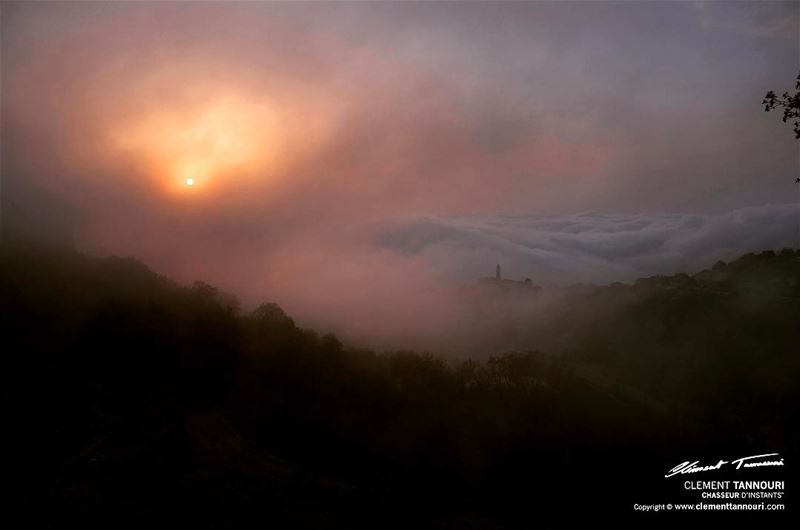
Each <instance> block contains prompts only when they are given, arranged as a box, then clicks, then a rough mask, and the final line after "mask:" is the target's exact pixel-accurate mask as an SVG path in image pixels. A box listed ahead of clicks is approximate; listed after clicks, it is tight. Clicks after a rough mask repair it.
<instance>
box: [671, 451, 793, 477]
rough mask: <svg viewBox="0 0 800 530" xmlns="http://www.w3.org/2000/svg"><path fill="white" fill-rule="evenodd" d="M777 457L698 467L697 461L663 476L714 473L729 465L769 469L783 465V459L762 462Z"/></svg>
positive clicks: (721, 461)
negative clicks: (703, 472)
mask: <svg viewBox="0 0 800 530" xmlns="http://www.w3.org/2000/svg"><path fill="white" fill-rule="evenodd" d="M776 456H779V454H778V453H766V454H763V455H753V456H744V457H742V458H737V459H736V460H731V461H728V460H721V459H720V461H719V462H717V463H716V464H714V465H709V466H700V465H698V464H699V463H700V461H699V460H696V461H694V462H689V461H686V462H682V463H680V464H678V465H677V466H675V467H673V468H672V469H670V470H669V472H668V474H667V475H664V477H665V478H669V477H673V476H675V475H682V474H685V473H700V472H702V471H716V470H719V469H722V468H723V467H724V466H726V465H728V464H730V465H732V466H736V468H735V469H741V468H743V467H745V468H747V467H769V466H782V465H783V458H781V459H780V460H776V459H772V460H763V459H765V458H769V457H776Z"/></svg>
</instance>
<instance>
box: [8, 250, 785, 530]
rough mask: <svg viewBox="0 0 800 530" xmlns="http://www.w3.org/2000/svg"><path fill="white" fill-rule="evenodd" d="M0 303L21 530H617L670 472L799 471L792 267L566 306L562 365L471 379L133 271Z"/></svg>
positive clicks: (771, 258)
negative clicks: (773, 455)
mask: <svg viewBox="0 0 800 530" xmlns="http://www.w3.org/2000/svg"><path fill="white" fill-rule="evenodd" d="M0 293H1V294H2V298H1V300H2V302H1V303H2V334H3V341H4V348H3V352H4V353H3V370H2V372H1V373H2V378H3V380H2V384H3V392H4V396H3V407H4V410H3V423H4V428H3V431H4V434H3V445H4V447H3V454H4V455H6V456H7V457H9V458H8V460H9V463H8V465H7V470H8V472H9V473H8V474H7V475H6V478H8V479H11V481H12V482H10V483H11V484H14V490H15V498H14V505H15V506H16V508H18V509H22V510H24V511H25V512H26V517H27V520H28V521H30V522H31V524H30V525H29V526H30V527H44V525H49V526H50V527H63V526H66V523H67V522H80V523H84V524H91V525H98V526H103V525H105V526H108V527H111V528H119V527H120V526H126V525H130V526H131V527H137V528H138V527H141V526H142V525H144V524H148V525H151V524H152V523H153V521H154V520H156V519H158V520H159V521H160V522H161V523H167V522H174V523H176V524H178V523H179V524H180V526H181V527H191V526H192V525H193V526H195V527H201V528H228V527H236V526H239V525H241V524H243V523H244V522H245V521H253V520H258V521H260V522H262V523H263V524H265V525H267V526H268V527H274V528H319V527H324V528H331V527H341V528H353V527H355V526H367V525H368V526H370V527H372V528H390V527H396V528H420V527H439V528H452V527H459V528H463V527H467V528H506V527H525V528H530V527H539V526H545V527H552V526H567V525H569V524H570V522H571V521H573V520H574V519H576V518H579V517H581V516H587V515H588V516H592V517H608V516H615V517H619V518H622V519H617V522H618V523H619V524H621V521H624V520H633V521H634V523H635V522H636V520H635V519H633V518H634V517H636V516H640V514H634V513H633V512H632V510H631V504H632V503H633V502H665V497H664V496H663V495H662V496H659V495H660V492H661V490H662V489H664V488H666V486H665V485H664V484H665V483H664V480H663V471H665V470H666V469H669V468H670V467H672V466H673V465H675V464H677V463H679V462H680V461H681V460H682V459H683V458H684V456H686V457H687V458H690V456H688V455H705V454H711V455H717V454H719V453H723V454H732V453H736V452H741V453H742V454H754V453H758V452H761V451H763V450H764V449H765V448H766V449H769V450H770V451H773V450H774V451H781V452H782V453H783V454H786V455H788V457H787V458H791V456H792V455H793V454H796V449H795V448H797V447H798V436H797V435H798V428H797V425H796V424H795V423H794V422H793V421H792V420H791V416H790V415H791V414H792V413H794V412H795V411H796V405H797V403H798V397H799V396H798V388H799V385H798V375H800V362H798V358H797V351H796V350H797V346H796V345H797V344H798V338H800V331H798V329H799V328H800V326H798V316H800V309H799V307H800V306H798V297H799V296H800V253H798V252H794V251H790V250H785V251H782V252H780V253H779V254H775V253H772V252H765V253H762V254H759V255H747V256H744V257H742V258H741V259H739V260H737V261H735V262H733V263H730V264H723V263H718V264H717V265H715V266H714V267H713V268H712V269H711V270H708V271H703V272H701V273H699V274H696V275H694V276H688V275H685V274H681V275H676V276H671V277H658V278H650V279H645V280H640V281H638V282H636V283H635V284H633V285H621V284H615V285H611V286H606V287H582V288H575V289H574V291H573V292H571V293H570V294H569V300H570V303H569V304H566V305H564V308H563V309H561V310H560V312H559V313H558V314H554V315H553V316H552V320H551V321H550V322H549V324H548V325H549V329H550V330H551V332H552V334H553V336H554V337H558V338H559V339H558V341H557V343H558V348H557V349H558V352H559V353H558V354H557V355H555V354H551V355H548V354H546V353H542V352H539V351H522V352H512V353H508V354H506V355H502V356H496V357H492V358H490V359H489V360H487V361H485V362H476V361H468V362H462V363H446V362H445V361H443V360H441V359H439V358H437V357H435V356H431V355H426V354H417V353H411V352H387V353H382V354H377V353H375V352H372V351H367V350H363V349H357V348H350V347H345V346H343V345H342V343H341V342H340V341H339V340H338V339H337V338H336V337H334V336H332V335H325V336H319V335H318V334H316V333H315V332H313V331H309V330H304V329H300V328H298V327H297V326H295V324H294V322H293V321H292V319H291V318H290V317H289V316H287V315H286V314H285V313H284V312H283V311H282V310H281V309H280V308H279V307H278V306H276V305H274V304H265V305H262V306H261V307H259V308H258V309H256V310H255V311H252V312H248V313H244V312H242V311H240V310H239V309H238V308H237V306H236V303H235V301H234V300H233V299H231V298H230V297H227V296H225V295H222V294H220V293H219V292H217V291H216V290H215V289H214V288H213V287H211V286H208V285H205V284H202V283H197V284H195V285H193V286H191V287H185V286H180V285H177V284H175V283H174V282H171V281H169V280H167V279H165V278H163V277H160V276H158V275H156V274H154V273H153V272H151V271H149V270H148V269H147V268H145V267H144V266H142V265H141V264H139V263H138V262H136V261H135V260H132V259H119V258H110V259H96V258H88V257H85V256H81V255H78V254H76V253H73V252H71V251H68V250H53V249H42V248H37V247H29V246H24V245H19V244H16V245H10V244H6V245H4V246H3V247H2V260H1V261H0ZM554 344H555V342H554ZM554 350H555V347H554ZM749 451H752V453H750V452H749ZM642 491H645V492H646V496H645V498H642V499H639V497H637V494H639V493H640V492H642ZM664 491H665V492H668V491H671V490H664ZM121 514H123V515H122V516H121ZM653 522H654V520H652V519H651V520H650V521H649V522H648V524H652V523H653Z"/></svg>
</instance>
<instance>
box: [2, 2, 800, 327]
mask: <svg viewBox="0 0 800 530" xmlns="http://www.w3.org/2000/svg"><path fill="white" fill-rule="evenodd" d="M0 14H1V15H2V63H1V65H2V193H3V195H2V200H3V222H4V227H5V229H6V230H8V229H9V227H13V228H14V229H25V230H26V231H29V232H40V233H42V232H44V233H48V234H58V237H69V238H71V240H72V241H74V242H75V244H77V245H78V246H79V247H80V248H82V249H85V250H88V251H90V252H94V253H101V254H102V253H115V254H123V255H134V256H137V257H139V258H140V259H142V260H143V261H145V262H146V263H147V264H149V265H151V266H152V267H153V268H155V269H156V270H158V271H159V272H162V273H165V274H167V275H171V276H174V277H177V278H179V279H181V280H184V281H189V280H192V279H195V278H202V279H205V280H208V281H211V282H213V283H216V284H218V285H221V286H222V287H224V288H227V289H230V290H233V291H235V292H237V293H238V294H239V295H241V296H242V297H243V298H244V299H245V300H246V301H250V302H253V301H255V300H260V299H273V300H277V301H278V302H279V303H281V304H283V305H284V306H286V307H287V309H289V310H290V312H294V313H295V314H297V315H299V316H300V318H301V320H303V319H305V321H308V322H312V323H314V322H323V323H325V325H330V326H333V327H337V328H341V327H346V326H347V323H348V322H351V321H355V320H358V319H361V320H365V319H366V320H369V319H370V318H372V319H376V320H382V321H386V320H393V321H396V322H398V323H399V324H398V326H399V327H398V330H395V331H396V333H400V334H401V333H403V332H404V330H405V327H404V326H406V321H407V319H408V317H409V315H425V314H426V313H425V311H430V312H431V313H437V311H439V309H440V306H442V307H444V306H445V305H446V303H445V302H444V301H442V300H441V299H439V298H437V297H436V296H435V295H434V294H431V293H434V292H435V291H436V289H437V288H438V286H439V285H441V284H442V282H444V281H447V280H452V279H456V280H459V281H461V280H464V279H468V278H471V277H472V276H474V275H475V274H476V273H477V272H478V271H486V272H487V273H491V272H492V271H493V267H494V264H495V262H496V261H503V260H506V261H507V262H509V264H508V270H510V271H511V272H513V273H514V274H516V275H519V276H531V277H534V278H544V279H547V278H550V277H552V278H558V279H560V280H567V281H568V280H571V279H572V280H582V281H583V280H591V279H596V280H598V281H605V280H608V279H625V277H626V275H641V274H647V273H653V272H670V269H674V270H680V268H681V267H683V266H689V265H691V266H702V264H699V259H700V258H703V259H705V258H706V257H708V258H709V259H710V258H712V257H717V256H729V257H732V256H733V255H735V254H736V253H738V252H743V251H747V250H758V249H759V248H760V247H764V248H766V247H768V246H774V245H782V244H785V245H789V244H792V243H793V238H794V233H795V232H794V230H796V225H795V224H794V223H793V222H792V220H791V219H790V218H791V212H789V213H787V212H788V210H786V207H783V206H779V205H781V204H787V203H792V202H794V201H795V200H796V197H797V189H796V186H794V185H793V184H792V178H793V177H794V176H795V175H796V173H797V171H798V143H797V142H796V141H795V140H794V139H793V135H792V133H791V130H790V128H789V127H788V126H786V125H784V124H782V123H781V122H780V119H779V116H778V115H776V114H775V113H773V114H765V113H764V111H763V109H762V107H761V105H760V102H761V99H762V98H763V95H764V93H765V92H766V91H767V90H769V89H775V90H776V91H779V92H782V91H783V90H788V89H790V88H792V86H793V82H794V77H795V76H796V75H797V72H798V69H799V68H800V48H799V46H800V29H799V26H798V24H799V23H800V19H799V17H800V3H798V2H791V3H781V2H760V3H755V2H753V3H748V2H735V3H733V2H731V3H723V2H714V3H693V2H663V3H659V2H625V3H612V2H592V3H583V2H569V3H543V2H542V3H539V2H530V3H523V2H518V3H495V2H472V3H455V2H451V3H380V4H378V3H355V2H353V3H312V2H303V3H291V4H289V3H267V2H264V3H223V2H219V3H214V2H202V3H201V2H196V3H195V2H187V3H162V2H157V3H156V2H137V3H124V2H114V3H101V2H90V3H79V2H74V3H73V2H53V3H49V2H35V3H34V2H26V3H14V2H3V3H2V11H0ZM189 178H192V179H193V182H194V185H193V186H187V185H186V182H187V179H189ZM769 204H773V205H777V206H768V205H769ZM748 208H749V209H748ZM587 211H591V212H595V213H596V214H598V215H601V216H602V215H605V214H615V215H617V216H618V217H612V219H614V220H615V221H613V222H611V225H609V224H607V223H606V224H603V223H604V222H605V221H604V222H603V223H600V225H598V224H597V223H596V222H595V221H597V218H592V219H593V220H592V222H585V223H576V222H575V219H576V217H575V215H576V214H578V213H580V212H587ZM742 212H745V213H742ZM753 212H756V213H757V215H756V214H754V213H753ZM765 212H766V213H765ZM663 214H669V215H673V216H685V217H681V219H684V220H685V219H689V221H686V222H689V223H690V224H688V225H682V224H680V223H679V222H676V223H673V224H670V222H667V221H664V220H665V219H670V217H669V216H667V217H664V216H663ZM508 216H514V217H513V219H515V220H514V221H513V222H509V221H508V219H509V217H508ZM543 216H545V217H543ZM547 216H550V217H547ZM743 217H746V218H747V221H746V222H744V224H747V223H750V225H748V226H749V228H748V230H749V232H747V233H748V234H750V235H749V236H748V237H746V238H745V237H743V238H738V237H737V236H736V235H733V236H732V235H731V233H733V234H737V233H739V232H737V230H738V229H739V227H741V226H742V223H743V221H741V219H742V218H743ZM547 218H550V219H551V220H552V223H551V222H549V221H548V222H547V223H543V222H542V221H541V220H542V219H547ZM675 218H677V217H675ZM465 219H468V221H465ZM520 219H523V220H525V219H527V220H528V221H530V222H528V221H524V222H522V221H520ZM691 219H694V221H691ZM698 219H699V220H700V221H698ZM787 219H788V220H787ZM498 220H503V221H502V222H501V221H498ZM618 221H619V223H621V224H615V223H617V222H618ZM697 222H700V223H701V224H702V225H703V226H706V227H709V226H717V225H718V224H719V223H723V224H725V223H728V224H727V225H725V226H726V227H727V228H726V229H724V230H723V229H719V230H716V231H714V230H710V231H709V230H706V231H705V232H704V234H705V236H708V239H707V240H703V241H704V242H703V244H701V245H695V246H692V245H691V244H686V243H685V241H686V240H685V239H680V238H681V237H685V235H686V233H687V231H686V229H687V227H688V228H689V229H691V227H692V226H693V225H692V224H691V223H697ZM498 223H499V224H501V225H502V230H500V229H498V230H496V231H494V232H492V231H491V230H490V231H489V232H487V231H486V230H485V228H486V227H487V226H490V227H491V226H495V227H496V226H498ZM553 223H555V225H554V224H553ZM559 223H560V224H559ZM564 223H566V224H564ZM637 223H639V224H637ZM642 223H643V224H642ZM665 223H666V224H665ZM753 223H755V224H753ZM758 223H762V224H758ZM776 223H777V224H776ZM612 225H613V226H612ZM551 226H562V227H563V226H570V227H572V228H571V230H572V231H571V232H570V233H571V234H573V236H574V239H575V241H578V242H581V241H584V240H586V241H596V238H595V235H596V234H598V233H612V232H613V233H615V234H617V235H616V236H615V237H613V238H610V239H608V240H603V244H602V245H599V246H597V247H596V248H597V250H596V252H595V250H593V249H595V247H594V246H592V245H591V244H588V243H587V244H586V245H584V246H583V247H581V248H582V249H583V250H582V251H581V252H582V253H583V254H585V255H586V256H584V257H586V260H584V261H576V260H575V254H574V249H575V246H574V245H573V246H571V247H569V246H568V248H567V247H562V246H559V242H564V241H565V240H564V238H563V237H561V235H559V234H562V232H560V231H559V230H560V229H557V230H555V232H554V233H552V234H551V233H550V232H549V230H550V228H549V227H551ZM598 226H600V228H598ZM620 226H622V227H624V229H623V230H622V231H620V229H619V227H620ZM543 227H544V228H543ZM576 227H577V228H576ZM636 227H640V228H642V229H645V228H647V229H648V230H649V231H648V232H647V236H643V235H642V233H640V232H638V228H636ZM509 230H511V231H512V232H509ZM654 230H655V231H654ZM604 231H605V232H604ZM689 232H691V230H689ZM487 233H488V234H489V235H488V236H487ZM509 233H512V234H513V237H511V238H510V239H509V237H508V235H509ZM656 233H657V234H658V236H657V237H656V238H655V240H653V239H652V238H653V235H654V234H656ZM409 234H410V235H409ZM465 234H466V235H465ZM619 234H622V235H619ZM714 234H720V235H719V237H717V238H716V239H715V237H716V236H714ZM473 236H475V237H473ZM712 236H714V237H712ZM571 237H572V236H571ZM409 238H417V239H414V240H413V241H418V240H421V241H424V242H426V244H425V245H423V246H419V244H416V243H414V244H411V245H409V244H408V241H409ZM515 238H516V239H515ZM519 238H522V239H523V240H524V244H522V245H521V246H520V244H519V241H518V240H519ZM648 238H649V239H648ZM675 238H677V239H675ZM645 239H646V240H647V241H650V243H649V246H648V245H644V246H636V245H633V246H632V243H631V242H632V241H639V242H641V241H643V240H645ZM509 241H511V243H510V244H508V242H509ZM501 243H502V244H501ZM573 243H574V241H573ZM509 245H510V246H509ZM631 248H635V249H641V250H640V251H639V252H640V254H641V253H645V255H644V257H642V256H641V255H637V256H638V257H637V256H632V255H631V252H632V251H631ZM569 249H572V250H569ZM701 251H702V252H701ZM543 254H546V255H547V256H548V259H546V260H543V259H541V256H542V255H543ZM666 255H668V257H666V258H664V259H662V257H663V256H666ZM684 258H685V259H684ZM559 260H561V261H559ZM561 263H564V265H561ZM410 293H428V294H427V295H425V296H422V295H421V296H416V295H414V296H409V294H410ZM437 314H438V313H437ZM368 317H369V318H368Z"/></svg>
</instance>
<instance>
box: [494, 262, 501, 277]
mask: <svg viewBox="0 0 800 530" xmlns="http://www.w3.org/2000/svg"><path fill="white" fill-rule="evenodd" d="M500 277H501V276H500V264H499V263H498V264H497V267H495V269H494V278H495V279H496V280H499V279H500Z"/></svg>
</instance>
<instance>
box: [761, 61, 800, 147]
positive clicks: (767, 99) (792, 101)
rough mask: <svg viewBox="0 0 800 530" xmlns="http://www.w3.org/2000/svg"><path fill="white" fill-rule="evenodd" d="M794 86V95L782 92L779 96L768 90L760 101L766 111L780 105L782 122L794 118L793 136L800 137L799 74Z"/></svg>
mask: <svg viewBox="0 0 800 530" xmlns="http://www.w3.org/2000/svg"><path fill="white" fill-rule="evenodd" d="M794 88H795V90H797V92H795V94H794V95H791V94H789V93H788V92H784V93H783V95H782V96H780V97H778V96H777V95H776V94H775V92H773V91H772V90H770V91H769V92H767V95H766V96H764V101H762V102H761V103H762V104H763V105H764V110H765V111H766V112H769V111H771V110H772V109H774V108H777V107H782V108H783V122H784V123H786V122H787V121H789V120H794V137H795V138H797V139H800V74H798V75H797V82H796V83H795V85H794Z"/></svg>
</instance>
